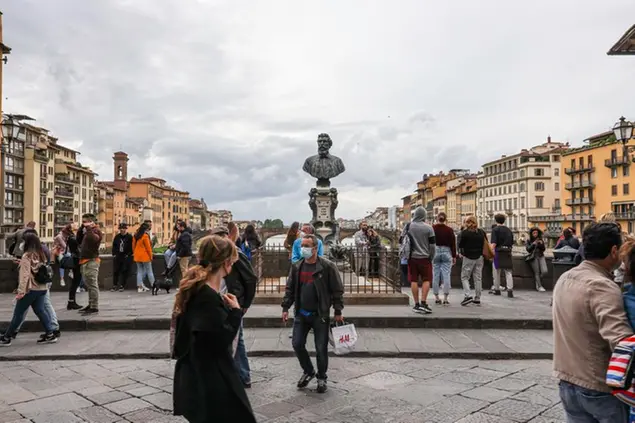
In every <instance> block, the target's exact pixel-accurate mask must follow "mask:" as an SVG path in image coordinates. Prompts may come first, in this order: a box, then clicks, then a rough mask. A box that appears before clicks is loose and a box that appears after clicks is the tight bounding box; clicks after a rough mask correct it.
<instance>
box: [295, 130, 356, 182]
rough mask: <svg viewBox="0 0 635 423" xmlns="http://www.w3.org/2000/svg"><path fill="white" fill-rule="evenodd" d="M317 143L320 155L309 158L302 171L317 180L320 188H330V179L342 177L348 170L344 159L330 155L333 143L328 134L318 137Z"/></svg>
mask: <svg viewBox="0 0 635 423" xmlns="http://www.w3.org/2000/svg"><path fill="white" fill-rule="evenodd" d="M317 143H318V154H316V155H314V156H311V157H309V158H307V159H306V160H305V161H304V166H302V170H304V171H305V172H306V173H308V174H309V175H311V176H313V177H314V178H316V179H317V185H318V186H321V187H328V186H330V185H331V183H330V179H331V178H335V177H336V176H338V175H340V174H341V173H342V172H344V171H345V170H346V168H344V163H343V162H342V159H340V158H339V157H337V156H333V155H332V154H330V153H329V150H330V148H331V146H332V145H333V141H331V137H329V135H328V134H320V135H318V139H317Z"/></svg>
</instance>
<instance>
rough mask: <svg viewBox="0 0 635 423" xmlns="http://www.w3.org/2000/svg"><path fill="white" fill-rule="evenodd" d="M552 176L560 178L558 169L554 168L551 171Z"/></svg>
mask: <svg viewBox="0 0 635 423" xmlns="http://www.w3.org/2000/svg"><path fill="white" fill-rule="evenodd" d="M558 157H560V156H558ZM553 176H560V169H558V168H555V169H554V170H553Z"/></svg>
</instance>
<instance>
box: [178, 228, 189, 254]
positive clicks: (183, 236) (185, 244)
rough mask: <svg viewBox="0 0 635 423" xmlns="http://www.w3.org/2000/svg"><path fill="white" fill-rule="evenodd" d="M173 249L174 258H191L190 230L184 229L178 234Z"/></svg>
mask: <svg viewBox="0 0 635 423" xmlns="http://www.w3.org/2000/svg"><path fill="white" fill-rule="evenodd" d="M174 249H175V251H176V256H177V257H179V258H182V257H192V230H191V229H190V228H185V229H184V230H183V232H181V233H180V234H179V237H178V238H177V239H176V246H175V248H174Z"/></svg>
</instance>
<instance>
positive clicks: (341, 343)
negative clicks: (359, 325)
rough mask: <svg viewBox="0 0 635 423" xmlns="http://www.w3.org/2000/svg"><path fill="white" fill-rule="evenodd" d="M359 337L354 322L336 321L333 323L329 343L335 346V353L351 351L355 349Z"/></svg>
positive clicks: (340, 353) (341, 353)
mask: <svg viewBox="0 0 635 423" xmlns="http://www.w3.org/2000/svg"><path fill="white" fill-rule="evenodd" d="M358 339H359V337H358V335H357V330H356V329H355V325H354V324H352V323H346V322H342V323H338V322H334V323H332V324H331V330H330V331H329V343H330V344H331V346H333V351H334V352H335V355H346V354H349V353H351V352H352V351H353V350H354V349H355V344H356V343H357V340H358Z"/></svg>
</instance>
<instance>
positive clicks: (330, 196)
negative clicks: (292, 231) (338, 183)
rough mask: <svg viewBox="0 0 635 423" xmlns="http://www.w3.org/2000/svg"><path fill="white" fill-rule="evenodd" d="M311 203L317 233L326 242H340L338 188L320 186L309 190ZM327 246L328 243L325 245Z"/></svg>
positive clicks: (313, 223) (312, 221)
mask: <svg viewBox="0 0 635 423" xmlns="http://www.w3.org/2000/svg"><path fill="white" fill-rule="evenodd" d="M309 197H310V200H309V205H310V206H311V210H312V211H313V218H312V219H311V224H312V225H313V226H314V227H315V233H316V235H317V236H319V237H320V238H321V239H322V242H324V244H328V243H330V242H338V241H339V239H338V231H337V228H338V225H337V222H336V221H335V209H336V208H337V203H338V202H337V190H336V189H335V188H329V187H324V186H319V185H318V187H317V188H313V189H311V192H309ZM325 246H326V245H325Z"/></svg>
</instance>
